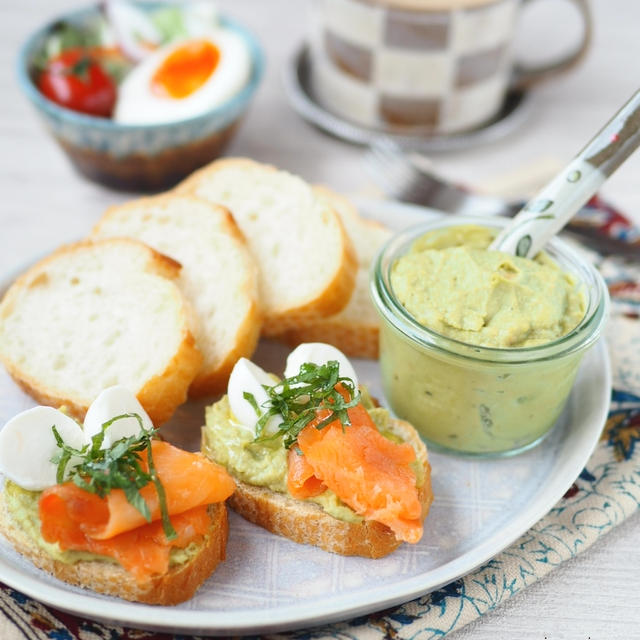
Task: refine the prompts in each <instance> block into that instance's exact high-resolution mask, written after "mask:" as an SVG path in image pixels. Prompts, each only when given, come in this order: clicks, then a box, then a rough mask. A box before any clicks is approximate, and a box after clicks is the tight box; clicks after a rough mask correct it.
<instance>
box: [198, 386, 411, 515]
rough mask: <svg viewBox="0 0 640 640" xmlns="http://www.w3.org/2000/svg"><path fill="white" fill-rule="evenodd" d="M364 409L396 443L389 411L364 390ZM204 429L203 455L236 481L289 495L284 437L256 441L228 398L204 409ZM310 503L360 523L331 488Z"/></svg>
mask: <svg viewBox="0 0 640 640" xmlns="http://www.w3.org/2000/svg"><path fill="white" fill-rule="evenodd" d="M362 404H363V405H364V406H365V408H366V409H367V411H368V412H369V415H370V416H371V418H372V420H373V422H374V423H375V425H376V427H377V428H378V430H379V431H380V433H382V435H384V436H385V437H387V438H390V439H392V440H397V437H396V436H395V435H394V434H393V433H391V431H390V430H389V429H388V425H389V420H390V416H389V412H388V411H387V410H386V409H383V408H381V407H374V404H373V402H372V400H371V398H370V396H369V395H368V394H367V392H366V390H363V391H362ZM205 422H206V424H205V426H204V427H203V429H202V452H203V453H204V454H205V455H206V456H208V457H209V458H211V459H212V460H215V461H216V462H217V463H218V464H221V465H222V466H224V467H225V468H226V469H227V470H228V471H229V472H230V473H231V474H232V475H233V476H234V477H235V478H236V479H237V480H240V481H241V482H245V483H247V484H252V485H255V486H260V487H267V488H269V489H271V490H272V491H277V492H280V493H288V492H287V470H288V465H287V453H288V452H287V449H286V448H285V447H284V444H283V441H282V438H281V437H278V438H274V439H273V440H269V441H262V442H254V434H253V431H252V430H250V429H248V428H247V427H245V426H244V425H241V424H240V423H239V422H238V421H237V420H236V419H235V417H234V415H233V413H232V412H231V408H230V406H229V400H228V398H227V396H224V397H223V398H222V399H221V400H219V401H218V402H216V403H215V404H213V405H211V406H209V407H207V408H206V410H205ZM414 471H415V472H416V481H417V483H418V485H420V484H421V483H422V482H424V479H423V478H421V477H420V476H419V475H418V474H419V473H421V471H422V469H421V468H420V467H419V465H417V464H416V465H415V469H414ZM309 500H310V501H311V502H315V503H316V504H319V505H320V506H321V507H322V508H323V509H324V510H325V511H326V512H327V513H329V514H330V515H332V516H333V517H334V518H338V519H339V520H344V521H346V522H361V521H362V517H361V516H359V515H358V514H356V513H355V512H354V511H353V510H352V509H351V508H350V507H348V506H347V505H346V504H344V502H342V501H341V500H340V498H339V497H338V496H337V495H336V494H335V493H334V492H333V491H331V490H330V489H327V490H326V491H325V492H324V493H322V494H320V495H319V496H316V497H314V498H309Z"/></svg>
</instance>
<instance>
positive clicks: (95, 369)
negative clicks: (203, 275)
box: [0, 239, 202, 425]
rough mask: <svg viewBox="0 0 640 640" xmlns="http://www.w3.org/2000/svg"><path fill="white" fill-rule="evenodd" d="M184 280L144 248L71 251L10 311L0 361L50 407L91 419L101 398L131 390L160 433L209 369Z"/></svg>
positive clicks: (102, 245) (18, 291)
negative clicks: (115, 388)
mask: <svg viewBox="0 0 640 640" xmlns="http://www.w3.org/2000/svg"><path fill="white" fill-rule="evenodd" d="M179 272H180V265H179V264H178V263H177V262H175V261H174V260H172V259H170V258H168V257H167V256H164V255H162V254H160V253H158V252H156V251H154V250H153V249H151V248H150V247H147V246H146V245H144V244H142V243H141V242H138V241H136V240H129V239H110V240H99V241H84V242H79V243H77V244H72V245H69V246H66V247H62V248H61V249H59V250H57V251H56V252H54V253H53V254H51V255H50V256H49V257H47V258H45V259H43V260H41V261H40V262H38V263H37V264H35V265H34V266H33V267H31V268H30V269H29V270H28V271H27V272H26V273H24V274H23V275H22V276H20V277H19V278H18V279H17V280H16V282H15V283H14V284H13V285H12V286H11V287H10V288H9V290H8V291H7V293H6V295H5V297H4V299H3V300H2V303H0V359H1V360H2V362H3V363H4V365H5V367H6V368H7V370H8V372H9V373H10V374H11V376H12V377H13V378H14V379H15V380H16V381H17V382H18V383H19V384H20V385H22V387H23V388H24V389H25V390H26V391H27V392H28V393H30V394H31V395H32V396H33V397H34V398H35V399H36V400H38V401H39V402H40V403H42V404H49V405H52V406H60V405H65V406H66V407H67V409H68V410H69V412H70V413H71V414H72V415H73V416H74V417H77V418H80V419H81V418H83V417H84V414H85V413H86V411H87V409H88V407H89V405H90V404H91V402H92V401H93V400H94V399H95V398H96V396H97V395H98V394H99V393H100V391H102V390H103V389H105V388H107V387H110V386H112V385H115V384H121V385H123V386H125V387H127V388H128V389H130V390H131V391H132V392H133V393H134V394H135V395H136V396H137V398H138V400H139V401H140V403H141V404H142V406H143V407H144V408H145V410H146V411H147V413H148V414H149V416H150V417H151V419H152V421H153V422H154V424H155V425H159V424H161V423H162V422H164V421H165V420H168V419H169V417H170V416H171V414H172V413H173V412H174V410H175V409H176V407H177V406H178V405H180V404H182V403H183V402H184V400H185V398H186V395H187V389H188V387H189V385H190V384H191V381H192V380H193V378H194V377H195V375H196V373H197V372H198V370H199V368H200V365H201V363H202V356H201V355H200V352H199V351H198V350H197V348H196V346H195V340H194V337H193V335H192V332H191V330H190V320H189V315H190V312H189V309H188V306H187V304H186V303H185V301H184V298H183V296H182V294H181V293H180V290H179V289H178V287H177V286H176V284H175V280H176V278H177V277H178V275H179Z"/></svg>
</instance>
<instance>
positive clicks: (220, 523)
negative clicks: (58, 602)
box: [0, 493, 228, 605]
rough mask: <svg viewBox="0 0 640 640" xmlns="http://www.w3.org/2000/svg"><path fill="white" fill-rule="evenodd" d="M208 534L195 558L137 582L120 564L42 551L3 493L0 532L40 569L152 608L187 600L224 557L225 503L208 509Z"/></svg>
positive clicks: (74, 582) (226, 532) (68, 580)
mask: <svg viewBox="0 0 640 640" xmlns="http://www.w3.org/2000/svg"><path fill="white" fill-rule="evenodd" d="M208 513H209V517H210V519H211V524H210V528H209V532H208V533H207V535H206V536H205V538H204V540H203V541H202V543H200V545H199V546H198V547H197V549H196V551H195V552H194V554H193V556H192V557H191V558H190V559H189V560H188V561H187V562H184V563H182V564H179V565H174V566H173V567H171V568H170V569H169V571H168V572H167V573H166V574H164V575H158V576H152V577H151V578H150V579H149V580H148V581H145V582H141V583H139V582H136V580H135V579H134V578H133V576H132V575H131V574H130V573H129V572H128V571H126V570H125V569H123V568H122V567H121V566H120V565H118V564H114V563H112V562H108V561H101V560H82V561H80V562H76V563H73V564H69V563H66V562H61V561H60V560H56V559H55V558H53V557H52V556H50V555H49V554H48V553H47V552H46V551H44V550H43V549H41V548H40V547H39V546H38V544H37V543H36V542H35V541H34V540H33V538H31V536H29V534H28V533H26V532H25V531H24V530H23V529H22V528H21V527H20V526H19V525H18V524H17V523H16V522H14V520H13V518H12V516H11V514H10V513H9V511H8V509H7V505H6V501H5V500H4V493H0V532H1V533H2V534H3V535H4V536H5V537H6V538H7V540H9V542H10V543H11V544H12V545H13V546H14V548H15V549H16V551H17V552H18V553H20V554H22V555H23V556H25V557H27V558H28V559H29V560H31V562H33V564H34V565H35V566H36V567H38V568H39V569H43V570H44V571H46V572H48V573H50V574H52V575H54V576H55V577H56V578H58V579H59V580H62V581H64V582H68V583H69V584H73V585H77V586H80V587H85V588H87V589H92V590H93V591H98V592H99V593H105V594H107V595H110V596H117V597H119V598H123V599H124V600H132V601H135V602H145V603H147V604H161V605H172V604H178V603H179V602H183V601H185V600H188V599H189V598H191V597H192V596H193V594H194V593H195V592H196V590H197V589H198V587H199V586H200V585H201V584H202V583H203V582H204V581H205V580H206V579H207V578H208V577H209V575H211V573H212V572H213V571H214V569H215V568H216V567H217V566H218V564H219V563H220V562H222V561H223V560H224V558H225V550H226V545H227V536H228V523H227V509H226V507H225V505H224V503H217V504H212V505H209V507H208Z"/></svg>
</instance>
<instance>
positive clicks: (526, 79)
mask: <svg viewBox="0 0 640 640" xmlns="http://www.w3.org/2000/svg"><path fill="white" fill-rule="evenodd" d="M567 1H568V2H571V3H572V4H573V5H575V7H576V9H577V10H578V12H579V13H580V15H581V17H582V23H583V35H582V41H581V42H580V43H579V44H578V46H577V47H576V48H575V50H574V51H572V52H571V53H569V54H568V55H566V56H565V57H564V58H561V59H560V60H554V61H553V62H549V63H547V64H543V65H540V66H535V67H526V66H524V65H519V64H516V65H515V69H514V77H513V79H512V81H511V87H512V88H515V89H527V88H529V87H531V86H533V85H534V84H538V83H539V82H542V81H543V80H547V79H548V78H551V77H553V76H555V75H558V74H559V73H562V72H564V71H568V70H569V69H571V68H572V67H574V66H575V65H576V64H578V63H579V62H580V61H581V60H582V58H584V56H585V54H586V53H587V50H588V49H589V46H590V44H591V38H592V35H593V20H592V17H591V10H590V9H589V3H588V1H587V0H567ZM530 2H535V0H524V3H525V4H527V3H530Z"/></svg>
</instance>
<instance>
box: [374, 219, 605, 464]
mask: <svg viewBox="0 0 640 640" xmlns="http://www.w3.org/2000/svg"><path fill="white" fill-rule="evenodd" d="M506 223H507V220H504V219H500V218H480V217H471V218H463V217H455V218H443V219H440V220H438V221H436V222H433V223H430V224H425V225H421V226H419V227H414V228H411V229H408V230H406V231H403V232H401V233H399V234H397V235H395V236H394V237H393V238H391V239H390V240H389V242H387V244H386V245H385V246H384V247H383V248H382V250H381V251H380V253H379V254H378V256H377V258H376V261H375V263H374V266H373V272H372V284H371V293H372V297H373V301H374V305H375V306H376V308H377V311H378V313H379V315H380V317H381V331H380V366H381V373H382V383H383V388H384V392H385V395H386V398H387V400H388V402H389V404H390V406H391V408H392V410H393V411H394V412H395V413H396V415H397V416H398V417H400V418H403V419H405V420H408V421H409V422H411V423H412V424H413V425H414V426H415V427H416V429H417V430H418V431H419V432H420V434H421V436H422V437H423V438H424V440H425V441H427V443H428V444H429V445H431V446H432V447H433V448H434V449H441V450H445V451H453V452H457V453H461V454H466V455H471V456H488V455H493V456H495V455H511V454H515V453H519V452H521V451H524V450H526V449H528V448H530V447H533V446H535V445H536V444H538V443H539V442H540V441H541V440H542V439H543V438H544V437H545V435H546V434H547V433H548V432H549V431H550V429H551V427H552V426H553V425H554V424H555V422H556V421H557V419H558V417H559V416H560V413H561V412H562V410H563V408H564V405H565V403H566V401H567V398H568V396H569V393H570V391H571V387H572V385H573V382H574V379H575V376H576V373H577V370H578V365H579V363H580V360H581V358H582V356H583V355H584V354H585V352H586V350H587V349H588V348H589V347H591V346H592V345H593V344H594V343H595V342H596V341H597V340H598V338H599V336H600V334H601V333H602V329H603V327H604V324H605V320H606V317H607V312H608V307H609V298H608V293H607V288H606V286H605V284H604V282H603V280H602V277H601V276H600V274H599V273H598V272H597V271H596V270H595V269H594V268H593V267H592V266H591V265H590V264H589V263H588V262H586V261H585V260H584V259H583V258H581V257H580V256H579V255H578V254H577V253H576V252H575V251H573V250H572V249H571V248H570V247H569V246H567V245H566V244H565V243H563V242H562V241H560V240H558V239H557V238H554V239H553V240H552V241H551V242H549V243H548V244H547V246H546V248H545V252H544V254H545V255H540V256H537V257H536V260H535V261H532V260H527V259H523V258H516V259H515V262H514V259H513V257H512V256H508V255H507V254H501V253H500V252H492V251H486V250H485V249H486V247H487V246H488V244H489V243H490V241H491V237H492V236H493V235H494V234H495V233H497V231H498V229H499V228H500V227H501V226H503V225H505V224H506ZM469 225H473V226H469ZM469 245H470V246H471V247H472V249H473V251H475V253H473V251H471V252H470V253H472V254H473V255H472V256H471V257H469V255H466V251H467V250H466V249H464V250H462V249H460V248H458V249H456V250H455V251H454V252H452V253H448V255H447V256H446V259H445V254H438V255H436V253H434V251H436V252H438V251H440V250H441V249H448V248H450V247H461V246H469ZM425 249H429V251H430V252H431V253H430V257H429V260H426V262H425V264H427V265H429V266H428V268H429V269H430V270H431V271H430V272H426V271H425V272H423V273H421V272H420V266H419V265H421V264H423V260H422V258H420V259H419V260H416V259H415V258H414V257H413V256H415V254H416V252H418V253H419V252H420V251H424V250H425ZM412 253H413V255H412ZM425 255H426V254H425ZM407 256H410V257H409V258H408V259H407V258H406V257H407ZM465 256H466V257H465ZM501 256H502V258H504V259H502V258H501ZM452 257H453V258H452ZM485 257H486V258H487V259H488V262H489V263H491V265H492V267H491V268H495V273H494V272H492V273H490V274H489V275H488V276H487V277H486V278H485V284H486V283H487V282H489V283H490V284H491V287H492V289H495V290H496V291H498V294H496V295H493V294H491V295H489V294H487V293H486V292H485V291H483V290H482V286H483V285H482V284H478V283H476V282H474V277H475V273H476V271H481V270H482V269H483V268H484V267H483V266H480V267H477V263H481V262H482V261H483V259H484V258H485ZM403 259H404V262H403ZM451 259H453V262H452V261H451ZM520 260H525V261H526V262H527V263H531V264H524V263H520V262H518V261H520ZM416 265H418V267H416ZM540 265H542V266H543V267H544V269H542V270H541V268H540ZM416 268H417V271H416ZM529 268H531V271H532V273H531V274H529V273H528V269H529ZM546 269H549V270H550V271H549V272H547V271H546ZM540 273H542V275H540ZM407 274H410V275H407ZM547 276H548V277H549V279H550V280H551V281H552V282H551V283H548V282H547V281H546V280H545V278H546V277H547ZM483 277H484V276H483ZM539 278H542V280H540V279H539ZM513 280H517V281H520V280H522V285H521V286H520V285H518V286H519V288H518V289H517V290H515V292H514V291H513V290H512V289H513V287H512V285H513V282H512V281H513ZM538 283H539V284H538ZM439 287H440V288H441V289H442V290H440V291H439V290H438V289H439ZM536 287H538V288H539V289H541V290H538V291H536ZM563 288H564V290H566V293H564V292H563ZM421 290H422V291H424V292H425V294H426V297H427V298H428V300H430V301H435V307H436V309H435V310H434V309H433V308H427V309H426V310H425V311H424V313H423V311H422V309H421V308H420V306H419V305H418V306H416V300H415V299H414V298H417V299H418V301H420V291H421ZM416 292H417V293H418V295H417V296H416V295H414V294H415V293H416ZM501 296H502V297H501ZM459 300H462V303H463V304H462V305H461V308H457V307H456V305H457V302H458V301H459ZM521 303H522V304H521ZM438 305H440V309H439V310H438V308H437V307H438ZM528 305H529V311H528V313H530V314H531V316H532V318H526V317H524V316H522V309H523V308H524V309H525V310H526V309H527V306H528ZM553 305H556V306H557V305H560V306H559V308H557V309H554V306H553ZM547 307H548V309H547ZM411 310H412V311H413V313H412V312H411ZM547 311H548V313H550V314H551V315H552V316H553V318H552V319H551V320H549V319H548V318H546V317H545V316H544V314H545V313H547ZM439 312H441V315H442V316H443V317H444V320H442V319H441V318H440V317H439V316H438V313H439ZM483 313H485V316H483V315H482V314H483ZM525 313H527V312H526V311H525ZM486 314H488V315H486ZM449 322H451V326H452V327H453V328H450V327H449V325H448V324H447V323H449ZM537 324H538V325H539V326H537ZM427 325H429V326H427ZM554 327H555V329H554ZM476 329H477V330H478V331H477V332H476ZM485 329H486V330H485ZM554 331H555V333H557V334H558V335H555V333H554ZM520 333H522V334H523V335H524V336H525V339H523V340H521V338H522V336H521V335H519V334H520ZM445 334H446V335H445ZM478 343H482V344H478Z"/></svg>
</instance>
